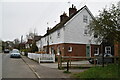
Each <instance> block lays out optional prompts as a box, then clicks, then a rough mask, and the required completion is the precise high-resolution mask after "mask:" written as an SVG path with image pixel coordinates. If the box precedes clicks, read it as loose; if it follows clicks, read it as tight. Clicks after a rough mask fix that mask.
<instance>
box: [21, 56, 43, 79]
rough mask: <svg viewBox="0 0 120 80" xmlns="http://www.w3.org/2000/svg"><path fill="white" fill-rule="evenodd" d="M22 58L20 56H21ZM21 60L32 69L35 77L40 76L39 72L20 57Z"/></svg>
mask: <svg viewBox="0 0 120 80" xmlns="http://www.w3.org/2000/svg"><path fill="white" fill-rule="evenodd" d="M21 58H22V57H21ZM22 60H23V61H24V62H25V64H27V65H28V67H29V68H30V69H31V70H32V72H33V73H34V74H35V76H36V77H37V78H41V77H40V76H39V74H38V73H37V72H36V71H35V70H34V69H33V68H32V67H31V66H30V65H29V64H28V63H27V62H26V61H25V60H24V59H23V58H22Z"/></svg>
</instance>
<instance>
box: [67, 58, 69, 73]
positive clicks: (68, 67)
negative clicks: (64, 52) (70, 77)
mask: <svg viewBox="0 0 120 80" xmlns="http://www.w3.org/2000/svg"><path fill="white" fill-rule="evenodd" d="M67 72H69V60H68V61H67Z"/></svg>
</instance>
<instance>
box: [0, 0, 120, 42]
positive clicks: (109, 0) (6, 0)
mask: <svg viewBox="0 0 120 80" xmlns="http://www.w3.org/2000/svg"><path fill="white" fill-rule="evenodd" d="M118 1H120V0H0V39H2V40H4V41H8V40H9V41H13V40H14V39H16V38H18V39H20V37H21V36H22V35H23V38H24V39H25V37H26V35H27V34H28V33H29V32H34V31H35V32H36V33H38V35H44V34H45V33H46V30H47V27H51V28H52V27H54V26H55V25H56V24H58V23H59V22H60V15H61V14H63V13H64V12H66V13H67V14H68V9H69V7H71V5H72V4H74V5H75V6H76V8H77V9H78V10H79V9H80V8H81V7H83V6H84V5H87V7H88V8H89V10H90V11H91V13H92V14H93V15H94V16H96V15H98V14H99V10H102V9H103V8H105V7H106V6H107V7H110V5H111V4H117V2H118Z"/></svg>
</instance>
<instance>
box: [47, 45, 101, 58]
mask: <svg viewBox="0 0 120 80" xmlns="http://www.w3.org/2000/svg"><path fill="white" fill-rule="evenodd" d="M90 46H91V50H90V53H91V54H90V55H91V56H94V48H100V46H98V45H90ZM70 47H71V48H72V51H69V48H70ZM51 50H53V51H54V54H56V55H57V54H58V53H60V54H61V55H62V56H84V57H85V56H86V44H71V43H62V44H55V45H50V46H49V52H50V53H51ZM99 50H100V49H99ZM99 52H100V51H99Z"/></svg>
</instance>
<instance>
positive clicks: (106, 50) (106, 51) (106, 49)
mask: <svg viewBox="0 0 120 80" xmlns="http://www.w3.org/2000/svg"><path fill="white" fill-rule="evenodd" d="M108 48H109V50H108ZM108 52H110V54H111V46H106V47H105V53H108Z"/></svg>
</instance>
